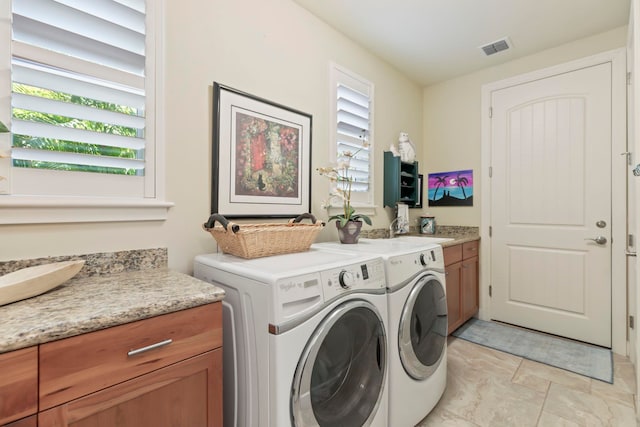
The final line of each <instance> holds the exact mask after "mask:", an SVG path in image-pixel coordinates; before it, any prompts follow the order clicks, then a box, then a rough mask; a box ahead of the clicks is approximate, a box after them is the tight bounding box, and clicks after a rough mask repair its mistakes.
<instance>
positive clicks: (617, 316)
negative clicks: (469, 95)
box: [478, 48, 628, 356]
mask: <svg viewBox="0 0 640 427" xmlns="http://www.w3.org/2000/svg"><path fill="white" fill-rule="evenodd" d="M606 62H610V63H611V78H612V88H611V94H612V102H611V116H612V117H611V133H612V135H611V138H612V143H611V163H612V164H611V171H612V172H611V173H612V177H611V187H612V188H611V210H612V212H611V239H612V242H611V305H612V307H611V308H612V309H611V344H612V350H613V351H614V352H615V353H618V354H621V355H624V356H627V355H628V348H627V275H626V255H625V250H626V239H627V236H626V221H627V218H626V213H627V208H626V197H627V196H626V179H627V178H626V173H627V163H626V156H623V155H621V154H620V153H623V152H625V151H627V149H626V147H627V135H626V132H627V129H626V124H627V113H626V109H627V103H626V100H627V95H626V90H627V85H626V75H627V70H626V49H625V48H620V49H614V50H610V51H607V52H603V53H599V54H596V55H592V56H588V57H586V58H582V59H578V60H575V61H570V62H567V63H564V64H560V65H556V66H552V67H547V68H543V69H540V70H536V71H532V72H529V73H525V74H521V75H518V76H514V77H509V78H507V79H504V80H499V81H496V82H492V83H487V84H485V85H483V86H482V89H481V90H482V100H481V114H480V116H481V130H482V135H481V162H480V164H481V171H480V184H481V188H482V192H481V197H480V200H481V211H480V237H481V239H480V250H481V253H482V257H481V260H480V310H479V313H478V317H479V318H480V319H483V320H489V319H491V298H490V297H489V286H490V284H491V237H490V236H489V227H490V226H491V178H490V176H489V173H490V167H491V118H490V111H491V93H492V92H493V91H496V90H500V89H506V88H508V87H511V86H516V85H520V84H523V83H528V82H532V81H535V80H540V79H544V78H547V77H551V76H554V75H557V74H562V73H567V72H571V71H573V70H577V69H581V68H585V67H589V66H593V65H597V64H602V63H606ZM614 307H615V308H624V309H623V310H622V309H620V310H617V309H614Z"/></svg>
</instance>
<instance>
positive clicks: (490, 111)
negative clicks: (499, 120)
mask: <svg viewBox="0 0 640 427" xmlns="http://www.w3.org/2000/svg"><path fill="white" fill-rule="evenodd" d="M492 117H493V107H489V118H492Z"/></svg>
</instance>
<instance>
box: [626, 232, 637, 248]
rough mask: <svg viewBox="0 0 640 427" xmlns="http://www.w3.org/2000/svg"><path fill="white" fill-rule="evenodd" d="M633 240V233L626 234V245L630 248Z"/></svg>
mask: <svg viewBox="0 0 640 427" xmlns="http://www.w3.org/2000/svg"><path fill="white" fill-rule="evenodd" d="M634 240H635V239H634V238H633V234H629V235H628V236H627V246H629V247H630V248H632V247H633V245H634Z"/></svg>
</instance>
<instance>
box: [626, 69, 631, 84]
mask: <svg viewBox="0 0 640 427" xmlns="http://www.w3.org/2000/svg"><path fill="white" fill-rule="evenodd" d="M627 85H628V86H631V71H627Z"/></svg>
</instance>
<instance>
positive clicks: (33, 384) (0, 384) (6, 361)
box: [0, 347, 38, 424]
mask: <svg viewBox="0 0 640 427" xmlns="http://www.w3.org/2000/svg"><path fill="white" fill-rule="evenodd" d="M37 410H38V347H29V348H25V349H22V350H16V351H11V352H9V353H3V354H0V424H6V423H8V422H11V421H15V420H18V419H20V418H23V417H26V416H27V415H31V414H35V413H36V411H37Z"/></svg>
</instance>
